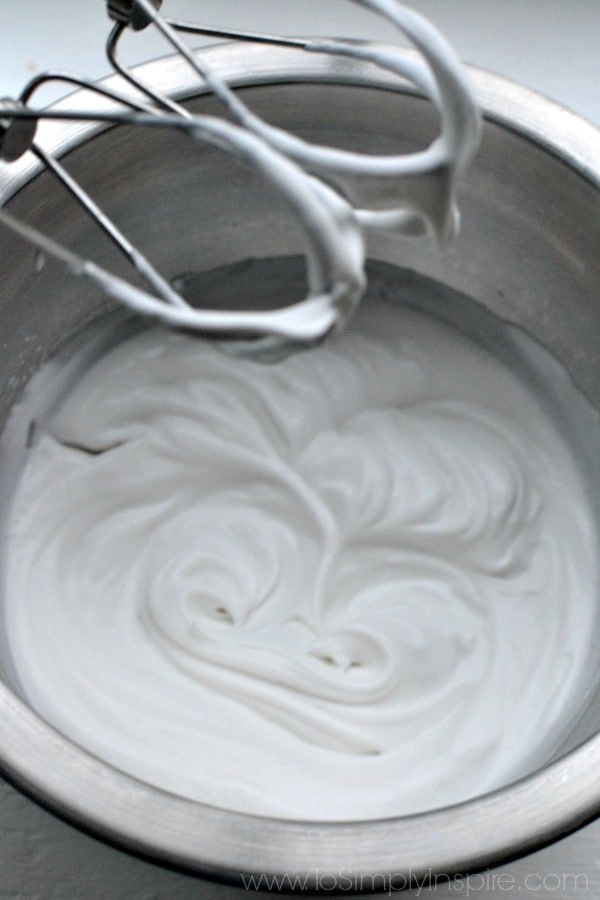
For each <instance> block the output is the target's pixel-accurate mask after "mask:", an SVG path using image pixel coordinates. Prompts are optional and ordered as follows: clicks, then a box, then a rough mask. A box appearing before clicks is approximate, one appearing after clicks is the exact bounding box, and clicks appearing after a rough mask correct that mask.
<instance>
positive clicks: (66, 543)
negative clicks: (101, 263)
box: [6, 302, 599, 820]
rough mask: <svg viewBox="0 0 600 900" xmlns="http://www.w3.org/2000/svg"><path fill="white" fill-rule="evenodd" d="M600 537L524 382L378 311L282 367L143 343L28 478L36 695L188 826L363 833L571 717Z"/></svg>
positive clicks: (9, 587)
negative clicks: (347, 825) (294, 825)
mask: <svg viewBox="0 0 600 900" xmlns="http://www.w3.org/2000/svg"><path fill="white" fill-rule="evenodd" d="M596 541H597V535H596V534H595V530H594V527H593V523H592V517H591V513H590V510H589V507H588V503H587V501H586V497H585V494H584V491H583V488H582V484H581V480H580V476H579V474H578V471H577V469H576V467H575V464H574V462H573V460H572V458H571V455H570V451H569V449H568V448H567V446H566V445H565V443H564V441H563V439H562V438H561V436H560V435H559V434H558V432H557V430H556V429H555V427H554V425H553V423H552V421H551V419H550V417H549V416H548V415H547V414H546V413H545V411H544V410H543V409H542V408H541V407H540V405H539V402H538V401H537V400H536V398H535V397H534V396H533V395H532V394H531V393H530V392H529V390H528V389H527V388H526V387H525V386H524V385H523V384H522V383H520V382H519V380H518V379H517V378H516V377H515V376H514V375H513V374H512V373H511V372H510V371H509V370H508V369H506V368H504V367H503V366H502V365H501V364H500V363H499V362H497V361H495V360H494V359H492V358H491V357H490V356H489V355H488V354H487V352H485V351H484V350H482V349H481V348H479V347H478V346H476V345H475V344H473V343H471V342H470V341H469V340H467V339H466V338H463V337H461V336H459V335H458V334H457V333H454V332H452V331H450V330H449V329H448V328H447V327H446V326H444V325H442V324H439V323H436V322H434V321H433V320H432V319H429V318H427V317H425V316H424V315H422V314H419V313H417V312H414V311H409V310H407V309H403V308H402V307H399V306H395V305H393V304H387V303H384V302H379V303H377V304H372V305H370V306H369V307H366V306H364V307H362V308H361V310H360V311H359V313H358V315H357V317H356V318H355V320H354V322H353V326H352V328H351V329H350V331H349V332H348V333H346V334H345V335H343V336H342V337H341V338H339V339H338V340H336V341H334V342H331V343H328V344H327V345H325V346H322V347H320V348H316V349H313V350H310V351H307V353H305V354H301V355H297V356H294V357H290V358H289V359H287V360H285V361H284V362H282V363H280V364H279V365H278V366H276V367H265V366H263V365H260V364H257V363H253V362H251V361H245V360H236V361H235V363H233V362H232V361H231V360H229V359H228V358H227V357H225V356H223V355H222V354H220V353H219V352H217V351H215V350H214V349H213V348H211V347H210V346H207V345H204V344H201V343H199V342H198V341H197V340H194V339H191V338H189V337H185V336H181V335H176V334H165V333H163V332H159V331H150V332H147V333H144V334H143V335H141V336H138V337H137V338H134V339H131V340H128V341H126V342H125V343H124V344H122V345H121V346H119V347H118V348H116V349H115V350H113V351H111V352H110V353H109V354H108V355H107V356H105V357H104V358H102V359H101V360H100V361H99V362H97V363H96V364H95V365H94V366H93V367H92V369H91V370H90V371H89V373H88V374H87V375H86V376H85V377H84V378H83V379H82V380H81V381H80V382H79V383H78V384H77V386H76V388H75V389H74V390H73V391H72V392H71V393H70V395H69V396H68V397H67V399H66V401H65V402H64V404H63V405H62V408H61V409H60V411H59V413H58V414H57V415H56V416H55V418H54V420H53V423H52V426H51V428H50V429H49V431H48V433H45V434H44V435H43V436H42V437H41V439H40V440H39V442H38V444H37V446H35V447H34V448H33V450H31V452H30V457H29V461H28V464H27V467H26V470H25V472H24V475H23V477H22V480H21V483H20V485H19V487H18V491H17V494H16V497H15V500H14V504H13V510H12V517H11V521H10V535H9V542H8V564H7V582H6V597H7V609H6V628H7V636H8V640H9V643H10V647H11V651H12V655H13V659H14V665H15V667H16V671H17V674H18V678H19V680H20V682H21V684H22V688H23V691H24V693H25V695H26V696H27V698H28V699H29V701H30V702H31V703H32V705H33V706H34V708H35V709H36V710H37V711H38V712H39V713H40V714H41V715H42V716H44V717H45V718H47V720H48V721H49V722H51V723H53V724H54V725H55V726H56V727H57V728H59V729H60V730H61V731H62V732H64V733H65V734H66V735H68V736H69V737H71V738H72V739H73V740H74V741H76V742H77V743H78V744H80V745H81V746H82V747H84V748H87V749H88V750H90V751H91V752H92V753H94V754H96V755H98V756H99V757H100V758H102V759H104V760H106V761H108V762H111V763H112V764H114V765H115V766H117V767H118V768H120V769H122V770H124V771H126V772H129V773H131V774H133V775H135V776H137V777H138V778H141V779H143V780H146V781H147V782H149V783H151V784H154V785H157V786H159V787H162V788H164V789H166V790H168V791H172V792H175V793H178V794H181V795H183V796H185V797H189V798H193V799H195V800H199V801H204V802H207V803H211V804H216V805H218V806H221V807H224V808H230V809H235V810H242V811H247V812H251V813H258V814H265V815H275V816H283V817H288V818H298V819H317V820H327V819H331V820H356V819H362V818H370V817H379V816H392V815H398V814H402V813H411V812H415V811H418V810H423V809H426V808H432V807H438V806H441V805H445V804H449V803H453V802H457V801H461V800H464V799H466V798H468V797H471V796H474V795H476V794H478V793H480V792H482V791H486V790H488V789H491V788H494V787H496V786H498V785H500V784H502V783H505V782H507V781H509V780H511V779H512V778H514V777H516V776H518V775H519V774H521V772H522V771H524V770H526V768H527V767H528V766H529V765H531V764H532V760H533V761H535V760H538V761H540V760H542V759H544V758H545V756H546V755H547V754H548V753H549V752H551V750H552V747H553V745H554V744H553V742H554V741H555V740H556V739H557V734H558V732H559V731H560V728H561V726H562V725H563V724H564V720H565V717H566V718H567V719H568V718H569V716H570V715H572V714H573V713H574V712H575V711H576V708H577V703H578V699H579V694H580V689H581V682H582V678H583V675H582V673H583V670H584V668H585V664H586V660H587V661H589V660H588V654H587V649H586V648H587V636H588V635H589V634H590V633H591V630H592V621H593V617H594V614H595V611H594V600H593V597H592V596H591V591H590V586H591V585H595V584H597V578H598V568H599V567H598V558H597V543H596Z"/></svg>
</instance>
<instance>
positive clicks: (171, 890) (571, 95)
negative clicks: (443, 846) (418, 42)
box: [0, 0, 600, 900]
mask: <svg viewBox="0 0 600 900" xmlns="http://www.w3.org/2000/svg"><path fill="white" fill-rule="evenodd" d="M164 5H165V8H167V9H168V10H169V11H170V12H173V13H174V14H176V15H178V16H179V17H180V18H188V19H190V20H195V21H199V20H200V19H201V18H202V17H203V16H205V20H206V21H207V22H210V23H211V24H219V25H238V26H239V27H246V28H252V29H264V30H274V31H281V32H288V33H301V34H302V33H303V34H308V33H321V34H325V33H332V34H333V33H335V34H338V35H342V34H343V35H349V36H357V37H370V38H374V39H384V40H385V39H394V33H393V31H392V29H391V28H390V27H389V26H388V25H387V24H385V23H383V22H381V21H379V20H377V19H375V18H374V17H373V16H371V15H370V14H368V13H367V12H365V11H364V10H362V9H360V8H359V7H358V6H356V5H355V4H353V3H349V2H347V0H293V2H287V3H286V2H283V0H219V2H218V4H215V3H211V2H209V0H165V4H164ZM412 5H413V6H414V7H415V8H416V9H418V10H419V11H420V12H423V13H424V14H425V15H428V16H429V17H430V18H431V19H432V20H433V21H434V22H435V23H436V24H438V26H439V27H440V28H441V29H442V30H443V31H444V32H445V33H446V35H447V36H448V37H449V38H450V40H451V41H452V42H453V43H454V45H455V47H456V48H457V50H458V52H459V53H460V55H461V56H462V58H463V59H464V60H466V61H467V62H471V63H474V64H476V65H479V66H482V67H483V68H487V69H490V70H492V71H494V72H498V73H500V74H502V75H506V76H509V77H510V78H513V79H514V80H516V81H519V82H521V83H523V84H525V85H527V86H529V87H531V88H534V89H535V90H538V91H540V92H541V93H544V94H546V95H547V96H549V97H552V98H553V99H555V100H558V101H559V102H561V103H562V104H564V105H566V106H568V107H570V108H571V109H573V110H574V111H575V112H578V113H579V114H581V115H583V116H585V117H586V118H588V119H589V120H590V121H592V122H593V123H595V124H596V125H598V126H600V93H599V86H600V53H598V42H599V40H600V0H568V2H567V0H413V3H412ZM216 7H218V13H217V14H215V12H214V9H215V8H216ZM0 9H1V17H0V22H1V25H2V28H1V32H0V66H1V72H2V79H1V80H2V83H1V85H0V95H3V96H10V95H13V96H14V95H15V94H16V93H17V92H18V91H19V90H20V88H21V87H22V86H23V84H24V83H25V81H26V80H27V79H28V78H29V77H31V75H32V74H34V73H35V72H37V71H39V70H41V69H44V68H47V67H60V68H69V69H72V70H74V71H80V72H85V73H86V74H88V75H89V76H91V77H99V76H101V75H103V74H105V73H106V71H107V64H106V63H105V61H104V58H103V54H102V46H103V42H104V36H105V35H106V30H107V29H106V17H105V4H104V3H103V2H102V0H86V2H83V0H55V2H54V3H48V0H23V2H21V3H9V0H0ZM211 16H212V17H211ZM142 43H143V51H142V53H141V56H142V58H152V57H154V56H157V55H160V54H162V53H164V52H167V48H166V47H165V46H164V44H163V43H162V42H161V41H160V39H156V38H152V39H150V40H148V41H146V37H145V36H144V38H143V41H142V40H140V44H142ZM134 59H135V57H132V61H133V60H134ZM46 96H47V99H50V97H51V95H50V94H48V95H46ZM49 764H51V763H50V762H49ZM229 893H230V889H228V888H226V887H221V886H219V885H212V884H208V883H206V882H201V881H199V880H197V879H194V878H191V877H188V876H185V875H178V874H176V873H173V872H170V871H168V870H166V869H163V868H160V867H158V866H154V865H151V864H150V863H146V862H142V861H140V860H136V859H133V858H132V857H130V856H128V855H127V854H125V853H121V852H119V851H117V850H114V849H112V848H110V847H108V846H105V845H104V844H102V843H100V842H98V841H96V840H94V839H93V838H91V837H88V836H87V835H84V834H82V833H81V832H79V831H78V830H77V829H75V828H73V827H71V826H70V825H67V824H65V823H63V822H61V821H60V820H58V819H57V818H55V817H54V816H52V815H51V814H49V813H48V812H46V811H44V810H42V809H41V808H39V807H38V806H37V805H35V804H34V803H33V802H31V801H30V800H28V799H27V798H25V797H23V796H22V795H21V794H20V793H18V792H17V791H15V790H14V789H13V788H11V787H10V786H9V785H8V784H6V783H3V782H1V781H0V900H5V898H6V900H8V898H23V900H25V898H27V900H34V898H35V900H38V898H39V900H79V898H85V900H121V898H123V900H124V898H127V900H172V898H177V900H187V898H192V897H201V898H213V897H214V898H217V897H221V896H224V895H225V894H229ZM416 894H417V895H420V896H428V897H440V898H450V897H456V898H458V897H488V898H494V900H500V898H507V897H512V896H519V895H520V896H530V895H531V896H532V897H540V898H555V900H578V898H582V900H583V898H597V897H600V821H598V822H596V823H595V824H593V825H589V826H588V827H587V828H584V829H582V830H581V831H579V832H578V833H577V834H574V835H572V836H571V837H568V838H566V839H564V840H563V841H560V842H559V843H557V844H554V845H553V846H551V847H549V848H547V849H545V850H543V851H540V852H538V853H535V854H533V855H532V856H529V857H526V858H524V859H522V860H519V861H518V862H514V863H511V864H510V865H508V866H505V867H503V868H502V869H501V870H495V871H493V872H490V873H487V874H485V875H476V876H473V877H472V878H471V879H470V880H468V881H466V882H463V883H458V882H457V883H455V884H454V885H447V884H444V883H443V881H442V880H441V881H440V882H439V884H438V885H437V886H436V887H435V888H434V889H432V890H430V891H417V892H416Z"/></svg>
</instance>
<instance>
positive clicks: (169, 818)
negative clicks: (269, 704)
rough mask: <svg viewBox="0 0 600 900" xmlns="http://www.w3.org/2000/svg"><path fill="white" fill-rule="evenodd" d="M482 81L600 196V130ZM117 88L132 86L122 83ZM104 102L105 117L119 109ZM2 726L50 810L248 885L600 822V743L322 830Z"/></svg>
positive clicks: (167, 73)
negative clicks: (483, 791)
mask: <svg viewBox="0 0 600 900" xmlns="http://www.w3.org/2000/svg"><path fill="white" fill-rule="evenodd" d="M199 52H200V53H202V54H203V55H205V56H206V58H207V60H208V61H209V62H210V64H211V65H212V67H213V68H214V69H215V70H216V71H217V72H218V73H219V74H220V75H221V76H222V77H223V78H226V79H227V80H228V81H229V82H230V83H232V84H234V85H236V86H248V85H252V86H258V85H266V84H282V83H290V82H292V83H300V82H302V83H315V82H319V81H321V82H326V83H331V84H336V83H337V84H345V85H362V86H366V87H375V88H381V89H395V90H397V89H398V82H397V80H396V79H395V78H394V77H393V76H392V75H390V74H389V73H385V72H383V71H382V70H379V69H377V68H376V67H375V66H373V65H372V64H369V63H364V62H359V61H356V60H348V59H334V58H332V57H327V56H319V55H317V54H309V53H305V52H303V51H301V50H300V51H299V50H296V49H292V48H286V47H277V48H275V47H271V46H269V47H264V46H252V45H250V46H248V45H239V44H222V45H218V46H213V47H210V48H206V49H204V50H202V51H199ZM407 52H410V51H407ZM138 71H139V73H140V75H141V76H142V77H143V78H144V79H145V80H147V81H149V82H150V83H151V84H152V85H153V86H155V87H156V88H158V89H159V90H162V91H165V92H167V93H169V94H171V95H173V96H177V97H185V96H192V95H193V96H196V95H200V94H202V93H203V91H202V90H201V89H200V90H199V89H198V85H197V83H196V80H195V78H194V75H193V73H192V72H191V70H189V69H188V67H187V65H186V64H185V62H184V61H182V60H181V59H180V58H178V57H176V56H170V57H166V58H163V59H160V60H156V61H153V62H150V63H146V64H144V65H143V66H140V67H139V68H138ZM468 72H469V75H470V78H471V82H472V84H473V86H474V89H475V93H476V96H477V98H478V100H479V103H480V105H481V108H482V110H483V113H484V116H485V118H486V119H488V120H490V121H492V122H495V123H498V124H500V125H502V126H504V127H506V128H509V129H511V130H513V131H514V132H517V133H518V134H520V135H522V136H524V137H526V138H528V139H530V140H531V141H533V142H535V143H537V144H538V145H540V146H541V147H543V148H545V149H546V150H547V151H549V152H551V153H553V154H555V155H556V156H558V157H559V158H560V159H561V160H563V161H564V162H566V163H567V164H568V165H569V166H571V168H573V169H575V170H576V171H578V172H579V173H580V174H581V175H582V176H583V177H584V178H586V179H587V180H588V181H589V182H590V183H591V184H592V185H593V186H595V187H600V131H599V130H598V129H596V128H595V127H594V126H593V125H591V124H590V123H588V122H586V121H585V120H583V119H582V118H580V117H579V116H577V115H576V114H574V113H572V112H570V111H569V110H566V109H564V108H563V107H561V106H559V105H557V104H556V103H554V102H552V101H550V100H548V99H546V98H544V97H542V96H540V95H539V94H537V93H534V92H533V91H531V90H529V89H527V88H524V87H522V86H520V85H517V84H515V83H513V82H511V81H509V80H507V79H505V78H501V77H499V76H497V75H493V74H491V73H489V72H485V71H483V70H481V69H476V68H474V67H468ZM106 83H108V84H112V85H113V86H116V85H117V84H118V85H119V88H120V89H121V90H123V85H122V82H121V81H120V79H117V78H116V77H114V76H112V77H111V78H109V79H107V80H106ZM99 99H100V98H98V97H96V96H95V97H94V107H93V108H96V107H97V106H98V105H103V104H106V106H107V108H109V109H110V108H111V107H112V106H113V104H112V103H111V102H110V101H108V100H106V101H105V100H101V101H100V104H99V103H98V100H99ZM89 101H90V97H89V94H88V93H87V92H86V91H85V90H79V91H76V92H75V93H74V94H71V95H70V96H69V97H67V98H65V99H64V100H61V101H60V102H59V103H58V104H56V106H57V107H60V108H63V109H68V110H82V109H85V108H86V106H87V105H88V104H89ZM99 130H102V126H95V125H91V124H89V123H87V124H84V123H72V122H66V123H62V122H46V123H44V124H43V126H41V127H40V129H39V133H38V140H39V141H40V143H42V145H43V146H44V147H45V148H46V149H48V150H51V151H53V152H54V153H56V154H58V155H60V154H61V153H63V152H65V151H66V150H68V149H70V148H72V147H73V146H76V145H78V144H79V143H80V142H81V141H82V140H83V139H84V138H88V137H90V136H91V135H92V134H94V133H95V132H97V131H99ZM38 170H39V164H38V163H37V161H31V160H29V159H27V158H22V159H21V160H19V161H18V162H17V163H15V164H13V165H11V166H10V167H8V166H0V203H4V202H6V201H7V200H8V199H9V198H10V197H11V196H12V195H13V194H15V193H16V192H17V191H18V190H19V188H20V187H22V186H23V185H24V184H25V183H27V182H28V181H29V180H30V179H31V178H32V176H33V175H34V174H36V172H37V171H38ZM0 722H2V728H1V729H0V769H1V770H2V771H3V772H4V773H5V774H6V776H7V777H8V778H9V779H10V780H11V781H12V782H13V783H15V784H16V785H17V786H18V787H20V788H21V789H22V790H24V791H25V792H26V793H28V794H29V795H30V796H32V797H34V798H35V799H36V800H37V801H39V802H41V803H42V804H43V805H44V806H47V807H48V808H50V809H51V810H53V811H54V812H56V813H58V814H59V815H60V816H62V817H63V818H65V819H67V820H69V821H71V822H73V823H75V824H77V825H78V826H80V827H82V828H83V829H84V830H86V831H89V832H91V833H92V834H94V835H96V836H97V837H100V838H102V839H104V840H106V841H108V842H110V843H112V844H116V845H117V846H119V847H123V848H126V849H128V850H129V851H131V852H133V853H136V854H139V855H142V856H144V857H146V858H150V859H153V860H158V861H161V862H166V863H168V864H169V865H171V866H176V867H180V868H182V869H185V870H187V871H193V872H197V873H200V874H203V875H205V876H208V877H211V878H215V879H218V880H221V881H227V882H233V883H236V884H242V885H243V886H244V887H246V886H247V884H248V881H247V879H249V878H251V877H252V876H254V877H255V878H260V876H273V875H276V876H286V877H287V878H294V877H296V876H298V877H299V878H300V879H301V880H300V881H299V882H298V884H299V885H301V886H302V888H303V889H311V890H319V889H320V888H321V889H324V890H327V892H328V893H331V892H332V889H331V885H332V883H334V882H332V880H331V879H332V878H333V879H338V881H336V882H335V883H336V884H337V885H338V886H339V885H340V881H339V879H340V878H342V877H346V878H348V877H350V878H351V879H352V889H353V890H355V891H359V890H361V889H362V890H364V889H365V881H366V884H367V888H366V889H367V890H370V889H371V887H373V886H375V885H376V886H377V889H381V886H383V887H384V888H385V887H386V885H387V886H388V887H389V886H392V887H394V886H395V885H397V886H398V887H399V886H400V885H401V886H404V887H406V886H408V885H409V883H412V884H416V885H419V884H421V885H422V884H424V883H425V882H426V881H427V880H430V879H432V878H433V877H435V876H436V875H437V876H440V875H444V876H448V877H450V876H452V875H453V874H457V873H465V872H472V871H476V870H477V869H481V868H484V867H490V866H493V865H497V864H499V863H501V862H503V861H506V860H508V859H511V858H515V857H517V856H521V855H524V854H526V853H528V852H531V851H533V850H534V849H537V848H539V847H541V846H543V845H545V844H547V843H549V842H551V841H552V840H554V839H556V838H558V837H560V836H563V835H565V834H567V833H569V832H570V831H573V830H575V829H576V828H578V827H579V826H581V825H582V824H584V823H586V822H588V821H590V820H591V819H593V818H594V817H595V816H596V815H597V814H598V813H599V812H600V735H596V736H594V737H592V738H590V739H589V740H588V741H586V742H585V743H584V744H582V745H581V746H580V747H579V748H578V749H576V750H574V751H572V752H570V753H569V754H567V755H565V756H564V757H563V758H562V759H559V760H558V761H556V762H554V763H552V764H551V765H549V766H547V767H546V768H544V769H543V770H540V771H539V772H536V773H534V774H532V775H529V776H528V777H526V778H523V779H521V780H520V781H518V782H516V783H513V784H511V785H509V786H507V787H504V788H502V789H500V790H497V791H494V792H493V793H490V794H487V795H485V796H483V797H479V798H476V799H474V800H470V801H467V802H464V803H461V804H458V805H455V806H452V807H448V808H445V809H438V810H434V811H431V812H426V813H421V814H417V815H411V816H403V817H398V818H388V819H381V820H373V821H368V822H351V823H339V822H338V823H330V822H317V823H315V822H312V823H311V822H301V821H290V820H280V819H271V818H265V817H259V816H252V815H248V814H244V813H237V812H232V811H228V810H222V809H218V808H215V807H211V806H208V805H205V804H201V803H197V802H193V801H190V800H186V799H184V798H181V797H178V796H175V795H172V794H169V793H167V792H165V791H162V790H160V789H158V788H155V787H152V786H151V785H148V784H146V783H143V782H141V781H139V780H137V779H135V778H133V777H131V776H129V775H126V774H124V773H122V772H120V771H118V770H117V769H115V768H113V767H112V766H110V765H109V764H107V763H105V762H103V761H101V760H100V759H98V758H97V757H95V756H93V755H92V754H90V753H89V752H87V751H86V750H84V749H82V748H81V747H79V746H78V745H76V744H75V743H74V742H72V741H70V740H68V739H67V738H65V737H64V736H62V735H61V734H60V733H59V732H58V731H57V730H56V729H54V728H53V727H52V726H51V725H49V724H47V723H46V722H44V721H43V720H42V719H41V718H39V717H38V716H37V715H36V714H35V713H34V712H33V711H32V710H31V709H29V708H28V707H27V706H26V705H25V704H24V703H23V702H22V701H21V700H20V699H19V698H18V697H17V696H16V695H15V694H14V693H13V692H12V691H11V689H10V688H9V687H8V686H7V685H5V684H3V683H0ZM325 876H327V878H328V879H329V880H328V882H327V883H325V882H324V878H325ZM374 876H377V878H378V879H379V878H380V879H382V880H381V881H377V882H375V881H374V880H373V877H374ZM392 878H393V879H395V881H390V879H392ZM286 884H287V882H286ZM284 887H285V885H284ZM340 890H341V887H340ZM333 892H335V891H333Z"/></svg>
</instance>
